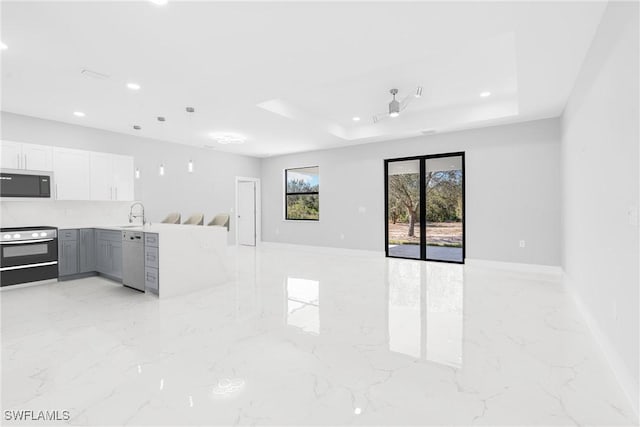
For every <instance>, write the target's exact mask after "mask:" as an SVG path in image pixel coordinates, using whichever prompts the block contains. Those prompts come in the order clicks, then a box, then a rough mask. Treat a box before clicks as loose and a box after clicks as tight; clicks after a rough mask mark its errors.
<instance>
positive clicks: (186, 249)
mask: <svg viewBox="0 0 640 427" xmlns="http://www.w3.org/2000/svg"><path fill="white" fill-rule="evenodd" d="M59 230H60V242H59V247H60V250H59V257H60V279H61V280H69V279H74V278H77V277H79V276H83V275H84V276H86V275H90V274H96V273H97V274H100V275H102V276H104V277H107V278H109V279H112V280H116V281H119V282H122V281H123V277H124V278H125V279H124V280H125V284H127V281H126V277H127V274H128V269H132V268H133V269H135V275H139V280H137V282H138V283H141V285H140V286H139V287H138V289H139V290H144V291H145V292H147V293H153V294H156V295H158V297H160V298H167V297H172V296H176V295H184V294H187V293H191V292H195V291H198V290H202V289H207V288H210V287H212V286H215V285H217V284H220V283H224V282H225V281H227V280H228V278H229V275H228V272H227V268H226V263H225V256H226V248H227V229H226V228H225V227H216V226H207V227H205V226H199V225H178V224H175V225H174V224H147V225H144V226H95V227H87V226H80V227H74V226H71V227H69V226H67V227H60V229H59ZM125 235H126V236H127V239H129V238H130V237H129V236H132V235H133V236H136V237H135V238H136V239H140V240H142V241H140V240H138V241H139V244H140V246H139V247H140V251H144V252H143V253H144V255H142V252H140V257H138V258H135V259H132V257H131V256H130V255H127V253H126V245H127V241H123V238H124V236H125ZM123 243H124V245H125V251H123ZM143 247H144V249H143ZM91 252H93V253H91Z"/></svg>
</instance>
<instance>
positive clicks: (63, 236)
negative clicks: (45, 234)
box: [58, 230, 78, 240]
mask: <svg viewBox="0 0 640 427" xmlns="http://www.w3.org/2000/svg"><path fill="white" fill-rule="evenodd" d="M58 239H59V240H78V230H58Z"/></svg>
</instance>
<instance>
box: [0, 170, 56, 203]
mask: <svg viewBox="0 0 640 427" xmlns="http://www.w3.org/2000/svg"><path fill="white" fill-rule="evenodd" d="M0 197H24V198H28V197H33V198H41V199H48V198H51V175H30V174H25V173H9V172H1V173H0Z"/></svg>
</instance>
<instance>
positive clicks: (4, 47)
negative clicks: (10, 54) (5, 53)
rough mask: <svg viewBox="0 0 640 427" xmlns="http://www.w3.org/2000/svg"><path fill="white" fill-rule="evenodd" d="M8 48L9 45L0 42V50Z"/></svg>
mask: <svg viewBox="0 0 640 427" xmlns="http://www.w3.org/2000/svg"><path fill="white" fill-rule="evenodd" d="M7 49H9V46H7V45H6V44H4V43H2V42H0V50H7Z"/></svg>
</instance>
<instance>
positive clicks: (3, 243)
mask: <svg viewBox="0 0 640 427" xmlns="http://www.w3.org/2000/svg"><path fill="white" fill-rule="evenodd" d="M52 240H53V239H37V240H21V241H16V242H0V245H28V244H29V243H42V242H51V241H52Z"/></svg>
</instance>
